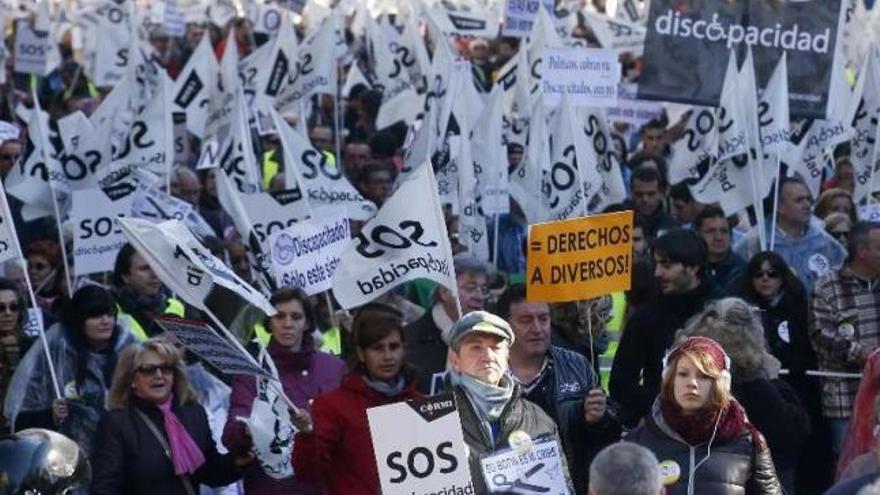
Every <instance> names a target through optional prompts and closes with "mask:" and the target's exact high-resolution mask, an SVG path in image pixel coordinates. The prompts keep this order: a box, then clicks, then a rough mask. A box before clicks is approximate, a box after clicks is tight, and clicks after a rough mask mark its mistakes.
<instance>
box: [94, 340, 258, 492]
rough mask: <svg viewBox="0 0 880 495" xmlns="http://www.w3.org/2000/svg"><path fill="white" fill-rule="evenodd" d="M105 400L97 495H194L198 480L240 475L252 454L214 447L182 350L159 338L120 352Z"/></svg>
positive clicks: (216, 482) (220, 482)
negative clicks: (240, 467) (240, 468)
mask: <svg viewBox="0 0 880 495" xmlns="http://www.w3.org/2000/svg"><path fill="white" fill-rule="evenodd" d="M108 405H109V407H110V412H109V413H108V414H107V415H106V416H105V417H104V418H103V419H102V420H101V422H100V423H99V424H98V432H97V438H96V440H95V451H94V452H93V453H92V469H93V476H92V486H91V493H92V494H93V495H103V494H108V495H109V494H117V493H128V494H147V493H161V494H162V495H176V494H186V495H194V494H195V493H197V491H198V486H199V484H206V485H210V486H224V485H228V484H230V483H232V482H233V481H235V480H237V479H239V478H240V477H241V474H240V473H239V471H238V464H245V463H247V462H250V461H252V460H253V459H252V457H250V456H243V457H241V458H239V459H236V458H234V457H233V455H232V454H227V455H220V454H219V453H218V452H217V448H216V446H215V444H214V439H213V438H212V437H211V429H210V427H209V426H208V416H207V414H206V413H205V410H204V409H203V408H202V406H200V405H199V404H198V403H197V402H196V397H195V392H194V391H193V389H192V388H191V387H190V384H189V380H188V379H187V376H186V371H185V369H184V363H183V359H182V357H181V351H180V350H178V349H177V348H176V347H175V346H174V345H173V344H171V343H168V342H166V341H165V340H163V339H162V338H161V337H155V338H152V339H149V340H147V341H146V342H144V343H143V344H133V345H131V346H129V347H128V348H126V349H125V350H124V351H123V352H122V354H121V355H120V357H119V365H118V366H117V368H116V372H115V374H114V375H113V385H112V386H111V387H110V393H109V397H108Z"/></svg>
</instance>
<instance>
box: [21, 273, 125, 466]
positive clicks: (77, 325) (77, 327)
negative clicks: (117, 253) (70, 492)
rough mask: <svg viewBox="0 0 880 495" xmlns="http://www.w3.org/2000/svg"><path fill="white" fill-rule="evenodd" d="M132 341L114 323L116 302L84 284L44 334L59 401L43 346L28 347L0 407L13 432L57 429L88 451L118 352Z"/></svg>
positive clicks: (101, 290) (93, 287)
mask: <svg viewBox="0 0 880 495" xmlns="http://www.w3.org/2000/svg"><path fill="white" fill-rule="evenodd" d="M133 341H134V339H133V337H132V336H131V334H130V333H129V332H128V331H127V330H124V329H123V328H121V327H120V326H119V325H117V324H116V302H115V301H114V300H113V296H112V295H111V294H110V292H108V291H107V290H105V289H103V288H101V287H98V286H94V285H87V286H85V287H82V288H81V289H79V290H77V291H76V293H74V295H73V299H72V300H71V301H70V303H69V304H68V305H67V306H66V307H65V308H64V310H63V311H62V318H61V322H60V323H58V324H55V325H53V326H52V327H50V328H49V329H48V330H47V331H46V343H47V345H48V346H49V353H50V355H51V356H52V363H53V364H54V366H55V373H56V375H57V377H58V386H59V387H60V389H61V390H60V392H61V395H62V397H61V399H58V398H56V397H55V387H54V385H53V383H52V378H51V374H50V373H49V369H48V364H47V361H46V355H45V353H44V351H43V346H42V345H41V344H39V343H36V344H34V345H33V346H31V348H30V350H29V351H28V352H27V354H26V355H25V357H24V359H22V362H21V363H20V364H19V366H18V369H16V371H15V375H13V377H12V383H11V384H10V387H9V391H8V392H7V394H6V401H5V408H4V410H5V411H6V412H7V414H8V417H9V420H10V422H11V423H12V424H13V428H14V429H15V430H20V429H23V428H46V429H52V430H57V431H59V432H61V433H63V434H65V435H67V436H68V437H70V438H71V439H73V440H74V441H76V443H78V444H79V445H80V447H82V448H83V449H84V450H85V452H86V453H87V454H88V453H91V447H92V441H93V439H94V434H95V428H96V427H97V424H98V420H99V419H100V418H101V417H102V416H103V415H104V413H105V411H106V410H105V407H104V404H105V402H106V395H107V389H108V388H109V387H110V381H111V378H112V376H113V369H114V368H115V367H116V360H117V358H118V356H119V353H120V352H121V351H122V349H123V348H125V346H127V345H128V344H130V343H132V342H133Z"/></svg>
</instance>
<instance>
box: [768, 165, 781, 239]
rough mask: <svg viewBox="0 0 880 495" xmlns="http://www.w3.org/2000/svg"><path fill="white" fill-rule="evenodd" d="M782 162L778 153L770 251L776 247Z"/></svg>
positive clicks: (771, 218)
mask: <svg viewBox="0 0 880 495" xmlns="http://www.w3.org/2000/svg"><path fill="white" fill-rule="evenodd" d="M781 169H782V163H780V159H779V153H776V187H775V188H774V190H773V193H774V194H773V215H772V216H771V217H770V246H769V249H770V251H773V249H774V248H775V247H776V213H777V212H778V211H779V175H780V173H781Z"/></svg>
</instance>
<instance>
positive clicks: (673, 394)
mask: <svg viewBox="0 0 880 495" xmlns="http://www.w3.org/2000/svg"><path fill="white" fill-rule="evenodd" d="M730 380H731V378H730V359H729V358H728V357H727V355H726V354H725V353H724V350H722V349H721V346H720V345H718V343H717V342H715V341H714V340H712V339H709V338H706V337H690V338H688V339H686V340H684V341H683V342H682V343H680V344H679V345H678V346H677V347H675V348H674V349H673V350H672V351H671V352H670V353H669V354H668V355H667V356H666V358H665V359H664V368H663V380H662V383H661V386H660V394H659V395H658V397H657V400H656V401H655V402H654V407H653V409H652V412H651V414H650V416H649V417H648V418H647V419H646V420H645V422H644V424H642V425H641V426H639V427H637V428H636V429H635V430H633V431H632V432H631V433H630V434H629V435H628V436H627V437H626V440H627V441H631V442H635V443H637V444H639V445H642V446H644V447H647V448H648V449H650V450H651V451H652V452H654V454H655V455H656V456H657V459H661V460H662V462H663V464H662V466H663V471H664V479H663V481H664V485H665V486H666V493H667V494H669V495H684V494H691V493H699V494H700V495H733V494H744V493H748V494H751V495H758V494H760V495H781V494H782V487H781V486H780V484H779V479H778V478H777V476H776V471H775V469H774V468H773V461H772V459H771V457H770V449H769V448H767V443H766V441H765V440H764V437H763V436H762V435H761V433H760V432H759V431H758V430H757V429H756V428H755V427H754V426H753V425H752V424H751V423H749V420H748V418H747V417H746V413H745V411H744V410H743V408H742V406H740V405H739V402H737V401H736V399H734V398H733V397H732V396H731V392H730Z"/></svg>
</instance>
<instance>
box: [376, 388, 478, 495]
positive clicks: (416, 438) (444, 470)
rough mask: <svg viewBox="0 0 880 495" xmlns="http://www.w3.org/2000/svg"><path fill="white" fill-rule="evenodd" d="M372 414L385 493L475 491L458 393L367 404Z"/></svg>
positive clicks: (423, 494)
mask: <svg viewBox="0 0 880 495" xmlns="http://www.w3.org/2000/svg"><path fill="white" fill-rule="evenodd" d="M367 419H368V420H369V423H370V434H371V435H372V437H373V453H374V454H375V456H376V465H377V466H378V468H379V482H380V484H381V486H382V490H381V491H382V493H383V494H385V495H428V494H433V493H471V494H472V493H474V488H473V485H472V484H471V476H470V470H469V468H468V457H467V453H466V452H465V448H464V438H463V437H462V433H461V420H460V419H459V416H458V409H457V408H456V405H455V398H454V397H453V395H452V394H449V393H447V394H441V395H435V396H432V397H425V398H421V399H413V400H410V401H406V402H397V403H395V404H389V405H387V406H381V407H374V408H372V409H367ZM444 490H445V491H444Z"/></svg>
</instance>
